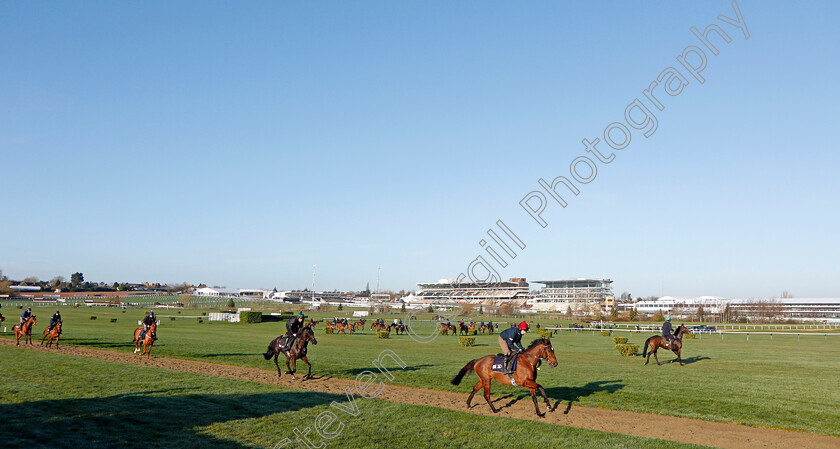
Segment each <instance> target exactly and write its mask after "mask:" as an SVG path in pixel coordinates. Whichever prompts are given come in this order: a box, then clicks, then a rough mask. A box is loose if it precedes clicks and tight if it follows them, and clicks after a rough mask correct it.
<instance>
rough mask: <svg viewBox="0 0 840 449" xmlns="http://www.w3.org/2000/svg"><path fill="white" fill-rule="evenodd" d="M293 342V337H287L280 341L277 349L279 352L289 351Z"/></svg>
mask: <svg viewBox="0 0 840 449" xmlns="http://www.w3.org/2000/svg"><path fill="white" fill-rule="evenodd" d="M294 342H295V337H293V336H291V335H288V336H284V337H283V338H281V339H280V343H279V345H278V346H279V347H280V350H281V351H289V350H291V349H292V343H294Z"/></svg>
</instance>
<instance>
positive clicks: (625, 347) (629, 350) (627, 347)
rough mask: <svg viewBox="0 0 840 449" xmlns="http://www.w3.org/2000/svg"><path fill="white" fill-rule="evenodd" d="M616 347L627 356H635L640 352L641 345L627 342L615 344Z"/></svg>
mask: <svg viewBox="0 0 840 449" xmlns="http://www.w3.org/2000/svg"><path fill="white" fill-rule="evenodd" d="M615 349H618V352H619V353H621V355H623V356H625V357H633V356H635V355H636V354H638V353H639V345H631V344H627V343H623V344H619V345H615Z"/></svg>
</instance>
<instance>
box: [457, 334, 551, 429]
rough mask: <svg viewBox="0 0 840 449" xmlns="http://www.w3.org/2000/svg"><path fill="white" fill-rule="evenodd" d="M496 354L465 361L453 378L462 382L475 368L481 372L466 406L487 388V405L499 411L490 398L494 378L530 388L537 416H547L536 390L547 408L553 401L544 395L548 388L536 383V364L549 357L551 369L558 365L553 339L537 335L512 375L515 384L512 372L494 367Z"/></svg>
mask: <svg viewBox="0 0 840 449" xmlns="http://www.w3.org/2000/svg"><path fill="white" fill-rule="evenodd" d="M495 357H496V356H493V355H487V356H484V357H482V358H480V359H475V360H471V361H470V362H469V363H467V364H466V366H464V367H463V368H461V371H460V372H458V374H457V375H456V376H455V377H454V378H453V379H452V385H458V384H460V383H461V379H463V378H464V376H465V375H466V374H467V373H468V372H469V370H471V369H472V370H475V373H476V374H477V375H478V383H476V384H475V386H474V387H473V391H472V393H470V397H468V398H467V408H469V407H470V402H471V401H472V398H473V396H475V393H476V392H477V391H478V390H480V389H482V388H484V399H485V400H486V401H487V404H488V405H490V410H493V413H499V410H498V409H497V408H496V407H494V406H493V402H491V401H490V381H491V380H495V381H496V382H499V383H502V384H505V385H516V386H520V387H525V388H527V389H528V390H530V391H531V398H532V399H533V400H534V409H535V410H536V411H537V416H539V417H540V418H542V417H544V416H545V413H540V407H539V405H537V395H536V394H535V392H536V390H537V389H539V390H540V393H541V394H542V397H543V399H545V403H546V407H547V408H548V411H551V410H552V408H551V402H550V401H549V400H548V395H546V394H545V389H543V387H542V385H540V384H538V383H537V382H536V380H537V367H539V366H540V363H541V360H540V359H545V360H548V364H549V365H551V367H552V368H553V367H555V366H557V358H556V357H555V356H554V348H552V347H551V341H550V340H548V339H546V338H538V339H536V340H534V341H533V342H531V345H530V346H528V349H526V350H525V351H524V352H522V353H521V354H519V361H518V362H517V366H516V371H515V372H514V373H513V375H512V377H513V380H514V381H515V382H516V383H515V384H512V383H511V375H508V374H502V373H500V372H498V371H493V370H492V369H491V367H492V366H493V359H494V358H495ZM555 407H556V405H555Z"/></svg>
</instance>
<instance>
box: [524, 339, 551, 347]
mask: <svg viewBox="0 0 840 449" xmlns="http://www.w3.org/2000/svg"><path fill="white" fill-rule="evenodd" d="M540 343H542V344H546V345H548V344H551V342H550V341H549V340H548V339H547V338H537V339H535V340H534V341H532V342H531V344H530V345H528V349H531V348H533V347H534V346H536V345H538V344H540Z"/></svg>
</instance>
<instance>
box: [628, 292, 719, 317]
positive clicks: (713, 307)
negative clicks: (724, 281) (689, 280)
mask: <svg viewBox="0 0 840 449" xmlns="http://www.w3.org/2000/svg"><path fill="white" fill-rule="evenodd" d="M727 302H729V301H728V300H727V299H724V298H721V297H720V296H698V297H675V296H663V297H661V298H659V299H657V300H656V301H639V302H635V303H625V304H624V305H623V306H622V307H621V308H624V309H636V312H639V313H644V314H648V315H653V314H654V313H656V312H660V313H674V314H680V315H683V314H685V315H695V314H696V313H697V310H698V309H699V308H700V307H703V310H704V311H705V312H706V313H723V309H724V308H725V307H726V304H727Z"/></svg>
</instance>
